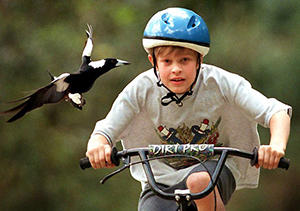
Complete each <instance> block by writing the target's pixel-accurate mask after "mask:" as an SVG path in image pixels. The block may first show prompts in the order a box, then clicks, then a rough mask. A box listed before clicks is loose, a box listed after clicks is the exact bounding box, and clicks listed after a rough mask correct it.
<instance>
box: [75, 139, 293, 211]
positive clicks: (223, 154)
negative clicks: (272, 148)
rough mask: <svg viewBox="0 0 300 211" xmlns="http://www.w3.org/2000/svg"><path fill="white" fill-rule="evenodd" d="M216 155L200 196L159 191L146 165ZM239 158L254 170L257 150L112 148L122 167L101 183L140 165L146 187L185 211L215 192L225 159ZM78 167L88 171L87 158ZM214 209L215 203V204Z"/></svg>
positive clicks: (283, 164)
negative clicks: (213, 165)
mask: <svg viewBox="0 0 300 211" xmlns="http://www.w3.org/2000/svg"><path fill="white" fill-rule="evenodd" d="M215 155H218V156H219V158H218V161H217V165H216V168H215V171H214V173H213V174H212V175H211V181H210V183H209V185H208V186H207V187H206V189H204V190H203V191H201V192H199V193H190V191H189V190H175V192H174V193H167V192H164V191H162V190H161V189H159V188H158V186H157V183H156V181H155V178H154V175H153V172H152V169H151V166H150V163H149V161H151V160H154V159H163V158H170V157H192V158H195V159H197V160H198V161H199V162H201V163H202V160H203V159H207V158H210V157H212V156H215ZM229 155H231V156H238V157H242V158H246V159H249V160H250V165H251V166H254V165H255V164H256V163H257V161H258V149H257V148H254V149H253V151H252V152H246V151H242V150H239V149H236V148H229V147H214V145H209V144H199V145H198V144H183V145H149V146H148V147H144V148H134V149H124V150H121V151H118V150H117V149H116V148H115V147H113V148H112V155H111V159H112V162H113V164H114V165H116V166H119V164H120V159H122V161H123V164H124V165H123V166H122V167H121V168H119V169H118V170H116V171H114V172H112V173H111V174H109V175H107V176H105V177H104V178H103V179H102V180H101V181H100V182H101V184H104V183H105V182H106V181H107V180H108V179H109V178H111V177H112V176H114V175H116V174H118V173H120V172H121V171H123V170H124V169H126V168H129V167H130V166H132V165H135V164H140V163H141V164H142V165H143V168H144V172H145V175H146V177H147V180H148V184H149V186H150V188H151V189H152V191H153V192H154V193H155V194H156V195H158V196H160V197H162V198H164V199H167V200H175V201H176V203H177V204H178V206H179V210H180V211H185V210H187V209H188V206H189V205H190V204H191V202H192V201H193V200H195V199H201V198H204V197H205V196H207V195H209V194H210V193H211V192H212V191H214V189H215V186H216V182H217V180H218V178H219V176H220V173H221V171H222V169H223V166H224V165H225V162H226V159H227V157H228V156H229ZM133 156H139V157H140V161H136V162H134V163H131V157H133ZM289 166H290V160H289V159H287V158H281V159H280V162H279V165H278V167H279V168H282V169H286V170H287V169H288V168H289ZM80 167H81V168H82V169H83V170H84V169H86V168H89V167H91V164H90V162H89V160H88V158H87V157H86V158H82V159H81V160H80ZM215 209H216V203H215Z"/></svg>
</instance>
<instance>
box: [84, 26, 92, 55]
mask: <svg viewBox="0 0 300 211" xmlns="http://www.w3.org/2000/svg"><path fill="white" fill-rule="evenodd" d="M87 26H88V28H89V30H85V32H86V35H87V37H88V38H87V40H86V42H85V47H84V49H83V52H82V57H83V58H84V57H85V56H87V57H91V55H92V51H93V28H92V26H91V25H89V24H87Z"/></svg>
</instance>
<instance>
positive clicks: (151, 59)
mask: <svg viewBox="0 0 300 211" xmlns="http://www.w3.org/2000/svg"><path fill="white" fill-rule="evenodd" d="M148 60H149V62H150V63H151V64H152V66H154V62H153V57H152V55H151V54H148Z"/></svg>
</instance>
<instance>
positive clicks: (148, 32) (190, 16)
mask: <svg viewBox="0 0 300 211" xmlns="http://www.w3.org/2000/svg"><path fill="white" fill-rule="evenodd" d="M143 46H144V48H145V50H146V51H147V52H148V53H151V49H153V48H155V47H157V46H181V47H185V48H189V49H192V50H194V51H196V52H198V53H200V54H201V55H202V56H205V55H206V54H207V53H208V51H209V46H210V36H209V32H208V28H207V26H206V23H205V22H204V20H203V19H202V18H201V17H200V16H199V15H198V14H196V13H195V12H193V11H191V10H188V9H184V8H168V9H165V10H162V11H160V12H157V13H156V14H155V15H154V16H153V17H152V18H151V19H150V20H149V22H148V24H147V25H146V28H145V30H144V36H143Z"/></svg>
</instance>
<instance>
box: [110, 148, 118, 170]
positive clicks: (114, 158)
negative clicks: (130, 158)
mask: <svg viewBox="0 0 300 211" xmlns="http://www.w3.org/2000/svg"><path fill="white" fill-rule="evenodd" d="M111 162H112V163H113V164H114V165H115V166H119V165H120V158H119V157H118V150H117V148H116V147H113V148H112V150H111Z"/></svg>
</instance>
